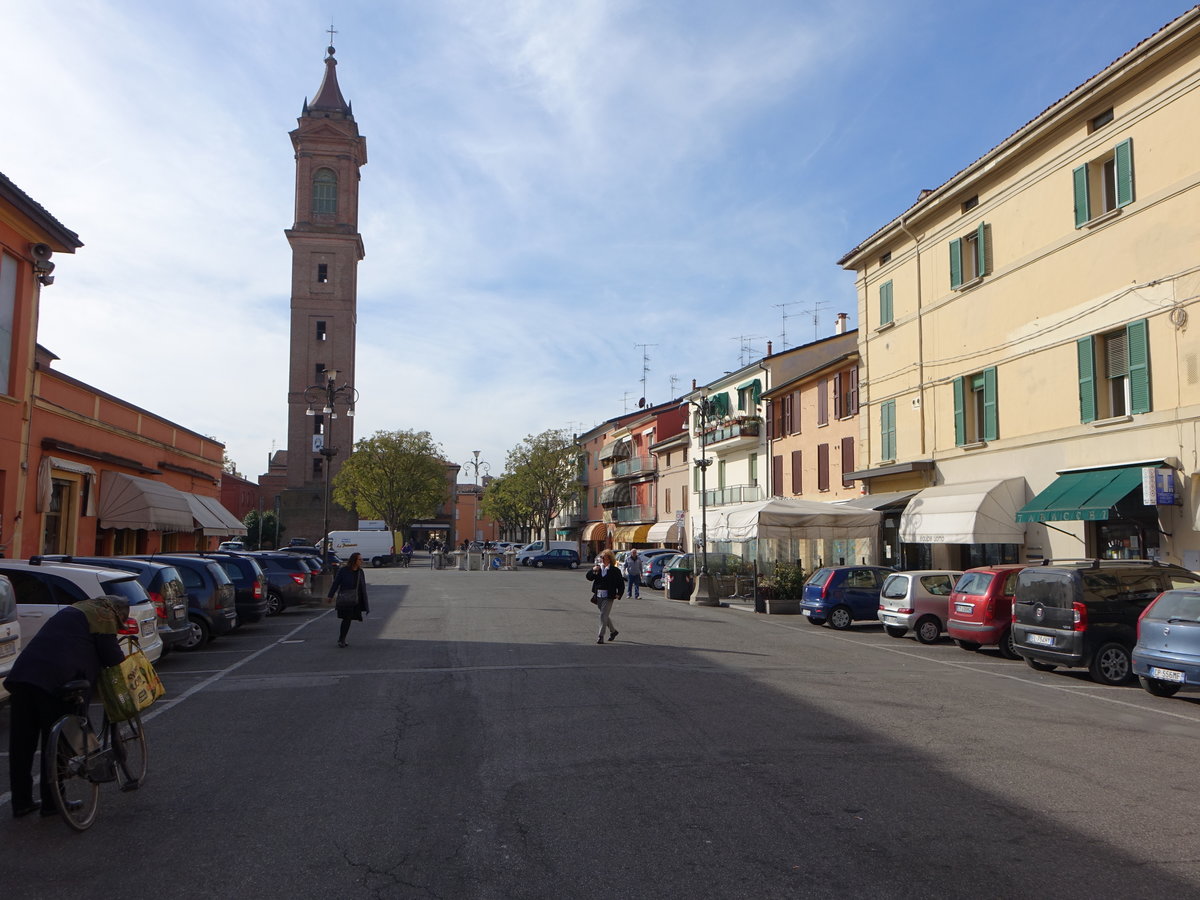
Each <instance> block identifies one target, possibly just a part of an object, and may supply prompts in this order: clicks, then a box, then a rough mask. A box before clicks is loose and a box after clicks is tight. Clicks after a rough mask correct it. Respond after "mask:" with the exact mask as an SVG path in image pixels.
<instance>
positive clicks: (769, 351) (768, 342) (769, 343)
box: [767, 341, 774, 356]
mask: <svg viewBox="0 0 1200 900" xmlns="http://www.w3.org/2000/svg"><path fill="white" fill-rule="evenodd" d="M773 352H774V351H772V350H771V342H770V341H767V356H770V355H771V354H772V353H773Z"/></svg>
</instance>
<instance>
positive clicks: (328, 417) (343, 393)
mask: <svg viewBox="0 0 1200 900" xmlns="http://www.w3.org/2000/svg"><path fill="white" fill-rule="evenodd" d="M337 378H338V371H337V369H326V370H325V383H324V384H310V385H309V386H308V387H306V388H305V389H304V402H305V403H307V404H308V409H306V410H305V411H304V414H305V415H306V416H316V415H321V416H325V420H324V424H325V427H324V428H323V429H322V433H321V441H320V446H319V447H316V448H315V449H316V451H317V452H318V453H320V454H321V455H322V456H323V457H325V463H324V465H323V466H322V468H323V469H324V470H325V509H324V512H323V514H322V519H321V554H322V556H324V557H325V559H326V560H328V559H329V558H330V552H329V478H330V469H332V468H333V458H334V457H335V456H337V452H338V451H337V447H331V446H329V443H328V441H326V438H327V437H328V436H330V435H331V434H332V433H333V425H332V422H333V420H334V419H336V418H337V417H338V408H339V406H340V407H341V408H342V409H344V410H345V412H346V415H347V416H350V417H351V418H353V417H354V404H355V403H357V402H358V391H356V390H355V389H354V388H353V386H351V385H350V384H348V383H347V384H342V385H339V384H338V383H337ZM315 443H316V442H315V441H314V444H315Z"/></svg>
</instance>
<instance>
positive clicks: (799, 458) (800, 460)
mask: <svg viewBox="0 0 1200 900" xmlns="http://www.w3.org/2000/svg"><path fill="white" fill-rule="evenodd" d="M803 452H804V451H802V450H793V451H792V493H793V494H795V495H796V496H797V497H799V496H800V495H801V494H803V493H804V456H803Z"/></svg>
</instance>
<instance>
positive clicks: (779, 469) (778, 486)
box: [771, 456, 783, 497]
mask: <svg viewBox="0 0 1200 900" xmlns="http://www.w3.org/2000/svg"><path fill="white" fill-rule="evenodd" d="M771 493H772V494H773V495H775V496H776V497H782V496H783V457H782V456H772V457H771Z"/></svg>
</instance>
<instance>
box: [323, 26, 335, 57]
mask: <svg viewBox="0 0 1200 900" xmlns="http://www.w3.org/2000/svg"><path fill="white" fill-rule="evenodd" d="M325 30H326V31H328V32H329V52H330V54H332V53H333V36H334V35H335V34H337V30H336V29H335V28H334V27H333V22H330V23H329V27H328V28H327V29H325Z"/></svg>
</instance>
